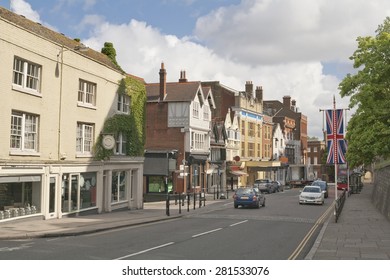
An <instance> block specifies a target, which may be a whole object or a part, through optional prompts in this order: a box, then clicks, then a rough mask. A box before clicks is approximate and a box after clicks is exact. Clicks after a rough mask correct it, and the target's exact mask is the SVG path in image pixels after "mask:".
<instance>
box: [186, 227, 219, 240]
mask: <svg viewBox="0 0 390 280" xmlns="http://www.w3.org/2000/svg"><path fill="white" fill-rule="evenodd" d="M221 229H222V228H216V229H213V230H209V231H206V232H202V233H199V234H195V235H193V236H192V238H195V237H199V236H202V235H205V234H209V233H213V232H216V231H218V230H221Z"/></svg>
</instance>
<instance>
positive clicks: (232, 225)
mask: <svg viewBox="0 0 390 280" xmlns="http://www.w3.org/2000/svg"><path fill="white" fill-rule="evenodd" d="M247 221H248V220H245V221H241V222H238V223H235V224H231V225H230V227H234V226H237V225H240V224H243V223H246V222H247Z"/></svg>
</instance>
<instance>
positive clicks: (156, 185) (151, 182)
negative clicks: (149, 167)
mask: <svg viewBox="0 0 390 280" xmlns="http://www.w3.org/2000/svg"><path fill="white" fill-rule="evenodd" d="M165 180H166V177H165V176H148V186H147V191H148V193H167V189H166V184H165ZM172 187H173V186H172V180H171V179H169V180H168V192H172Z"/></svg>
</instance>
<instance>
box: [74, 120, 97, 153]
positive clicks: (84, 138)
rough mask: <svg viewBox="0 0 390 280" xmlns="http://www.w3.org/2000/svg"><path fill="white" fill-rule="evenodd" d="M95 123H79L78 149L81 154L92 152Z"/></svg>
mask: <svg viewBox="0 0 390 280" xmlns="http://www.w3.org/2000/svg"><path fill="white" fill-rule="evenodd" d="M92 146H93V125H91V124H85V123H78V124H77V136H76V151H77V152H78V153H81V154H90V153H92Z"/></svg>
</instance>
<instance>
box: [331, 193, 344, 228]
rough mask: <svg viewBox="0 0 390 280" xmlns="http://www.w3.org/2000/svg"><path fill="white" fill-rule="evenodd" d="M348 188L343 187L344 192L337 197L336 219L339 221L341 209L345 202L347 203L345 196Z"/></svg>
mask: <svg viewBox="0 0 390 280" xmlns="http://www.w3.org/2000/svg"><path fill="white" fill-rule="evenodd" d="M346 192H347V191H346V190H345V189H343V193H342V194H341V195H340V197H338V198H337V199H336V203H335V206H334V207H335V221H336V223H337V220H338V219H339V217H340V214H341V211H342V210H343V207H344V203H345V198H346Z"/></svg>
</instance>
